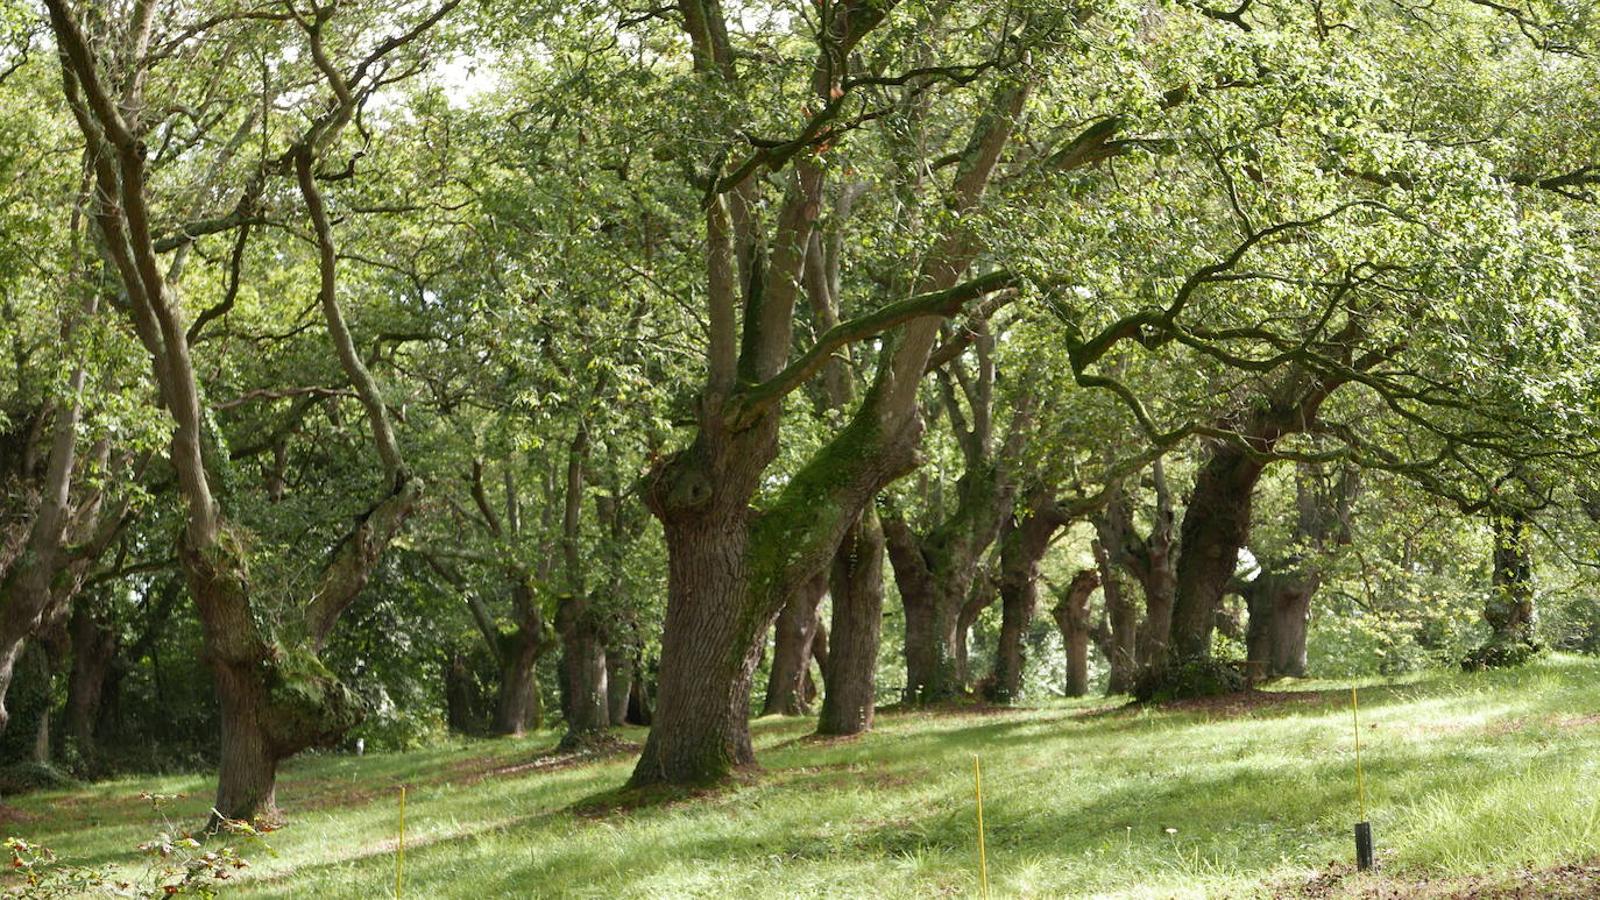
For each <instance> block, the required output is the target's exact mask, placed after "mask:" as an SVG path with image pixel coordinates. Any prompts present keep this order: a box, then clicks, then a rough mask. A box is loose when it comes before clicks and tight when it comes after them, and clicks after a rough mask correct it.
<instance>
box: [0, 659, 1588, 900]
mask: <svg viewBox="0 0 1600 900" xmlns="http://www.w3.org/2000/svg"><path fill="white" fill-rule="evenodd" d="M1361 710H1362V717H1363V728H1362V732H1363V733H1362V753H1363V756H1362V759H1363V763H1364V766H1365V770H1366V781H1367V792H1368V803H1369V807H1370V818H1371V820H1372V823H1373V830H1374V833H1375V835H1376V838H1377V843H1378V846H1379V865H1380V869H1381V874H1380V875H1377V876H1365V877H1356V876H1355V875H1353V874H1351V873H1349V872H1348V867H1347V865H1346V864H1347V862H1348V861H1349V860H1350V858H1351V857H1352V854H1353V850H1352V842H1351V838H1350V829H1351V825H1352V823H1353V822H1354V821H1355V820H1356V818H1357V809H1356V801H1355V787H1354V770H1353V766H1352V753H1351V750H1352V743H1353V741H1352V735H1351V723H1350V707H1349V691H1348V686H1347V685H1346V684H1344V683H1337V684H1336V683H1331V682H1317V681H1310V682H1301V683H1297V684H1294V685H1292V686H1290V687H1286V688H1284V689H1283V691H1282V692H1272V693H1270V694H1268V695H1267V696H1265V697H1258V698H1255V699H1254V700H1250V701H1238V700H1234V701H1227V702H1214V703H1207V704H1197V705H1189V706H1180V707H1171V708H1164V709H1154V710H1150V709H1118V708H1114V707H1113V706H1111V705H1109V704H1108V702H1107V701H1105V700H1088V701H1083V702H1072V703H1059V704H1051V705H1048V706H1044V707H1042V708H1035V709H1019V710H1014V711H1009V710H1008V711H1002V712H985V711H979V710H967V711H959V712H941V713H896V712H888V713H885V714H884V715H882V716H881V718H880V719H879V726H878V729H877V730H876V731H875V732H874V733H872V734H871V735H869V736H867V737H865V738H862V739H859V740H854V741H845V742H833V743H817V742H812V741H809V740H803V737H804V736H805V735H806V734H807V733H808V732H809V731H810V728H811V723H810V722H808V721H804V720H787V721H785V720H776V719H767V720H761V721H758V722H757V723H756V725H755V732H756V739H757V743H758V748H759V749H758V755H759V757H760V759H761V762H762V764H763V766H764V769H763V771H762V772H761V773H759V774H758V775H756V776H754V777H752V778H750V779H748V780H746V781H745V782H743V783H741V784H739V785H737V786H734V787H730V788H727V789H723V790H719V791H716V792H712V793H708V794H705V795H701V796H697V797H694V798H691V799H685V800H677V801H671V802H658V803H655V804H653V805H646V806H636V807H627V808H619V807H618V806H617V805H616V804H615V803H611V802H608V798H603V797H600V796H599V795H602V794H603V793H604V792H607V791H609V790H611V789H613V788H615V787H616V786H618V785H619V784H621V783H622V782H623V780H624V779H625V778H626V777H627V774H628V772H629V769H630V766H631V764H632V755H631V754H620V755H617V756H613V757H609V758H606V759H602V760H598V761H582V762H577V763H573V762H571V761H560V760H552V759H551V758H550V757H548V756H545V754H547V753H548V751H549V750H550V748H551V747H552V746H553V745H554V743H555V739H556V735H554V734H550V733H546V734H540V735H537V736H534V737H531V738H528V739H526V740H518V741H512V740H501V741H485V742H473V743H466V744H461V745H457V746H453V747H447V748H440V749H434V750H427V751H420V752H413V753H406V754H392V755H373V756H367V757H363V758H356V757H349V756H323V757H308V758H305V759H302V760H297V761H295V762H294V763H292V764H290V765H289V766H288V767H287V769H286V771H285V772H284V773H283V775H282V777H281V779H280V784H279V789H278V800H279V804H280V805H281V806H282V807H283V809H284V811H285V813H286V814H287V816H288V817H289V821H288V824H287V825H286V827H284V828H283V829H282V830H280V831H277V832H275V833H273V834H272V835H271V836H270V844H271V847H272V850H273V853H271V854H270V855H268V854H257V855H255V856H254V857H253V858H252V862H253V866H252V867H251V869H250V870H249V875H248V877H247V878H246V880H245V882H244V883H242V884H239V885H237V886H236V887H234V888H233V889H232V891H231V892H230V893H229V896H240V897H250V896H259V897H318V898H333V897H364V898H370V897H383V896H390V895H392V893H393V886H394V876H395V854H394V844H395V834H396V827H397V815H396V814H397V803H396V800H397V793H398V788H399V786H400V785H402V784H404V785H406V786H407V789H408V797H407V806H406V853H405V891H404V893H405V895H406V896H409V897H468V898H488V897H596V898H617V897H685V896H704V897H795V896H805V897H824V896H825V897H923V896H935V895H949V896H977V895H978V889H977V881H976V878H977V855H976V835H975V823H974V802H973V791H972V787H973V785H972V758H973V754H978V755H980V756H981V758H982V762H983V770H984V821H985V824H986V826H987V832H988V842H987V844H988V863H989V878H990V883H991V888H992V893H993V895H994V896H996V897H1063V896H1115V897H1122V896H1126V897H1191V896H1193V897H1199V896H1207V897H1211V896H1230V897H1253V896H1302V895H1304V896H1318V897H1322V896H1377V895H1383V896H1417V895H1419V894H1424V893H1428V892H1432V893H1435V894H1445V895H1453V894H1457V893H1461V892H1464V891H1468V890H1473V891H1478V892H1479V893H1474V894H1473V896H1500V895H1501V893H1498V892H1503V891H1511V890H1515V889H1517V888H1518V887H1519V886H1520V887H1521V888H1522V889H1524V890H1533V891H1534V893H1531V894H1525V895H1526V896H1545V895H1549V894H1550V893H1551V892H1553V891H1555V890H1558V889H1571V890H1572V891H1573V892H1572V893H1570V894H1566V895H1563V896H1574V897H1577V896H1595V895H1596V894H1600V881H1597V880H1596V878H1597V876H1596V875H1595V874H1594V873H1595V870H1594V869H1593V868H1592V867H1590V866H1585V865H1582V864H1583V863H1585V862H1586V861H1590V860H1593V859H1594V858H1595V857H1597V856H1600V660H1593V659H1587V658H1577V657H1566V656H1556V657H1553V658H1549V659H1545V660H1541V661H1540V662H1538V663H1536V664H1534V665H1532V666H1530V667H1528V668H1526V669H1523V670H1520V671H1515V672H1500V673H1490V674H1485V675H1458V674H1444V673H1441V674H1436V675H1429V676H1425V677H1422V678H1420V679H1415V680H1410V681H1406V682H1401V683H1393V684H1377V683H1369V684H1366V685H1364V686H1363V690H1362V694H1361ZM625 736H626V738H627V739H629V740H632V741H642V740H643V732H642V730H630V731H629V732H628V733H627V734H626V735H625ZM211 788H212V785H211V781H210V779H209V778H203V777H172V778H126V779H121V780H118V781H114V782H107V783H103V784H96V785H93V786H90V787H85V788H82V789H79V790H74V791H69V792H55V793H48V794H37V795H31V796H26V797H21V798H16V799H15V800H13V801H9V805H7V806H6V807H3V808H0V823H3V827H4V830H5V832H6V833H7V834H10V835H15V836H19V837H24V838H27V839H28V840H30V841H37V842H40V843H43V844H45V845H47V846H49V847H51V848H53V849H55V850H56V851H57V852H58V853H59V854H60V855H61V856H62V857H63V858H65V859H67V860H69V861H71V862H76V863H86V864H105V863H117V864H122V863H126V864H128V865H130V866H135V865H138V857H137V856H136V854H135V853H134V852H133V849H132V848H133V847H134V846H135V845H137V844H138V843H140V842H142V841H145V840H148V839H150V837H151V836H152V835H153V834H154V833H155V832H156V831H157V830H158V828H159V827H160V816H159V815H158V814H156V813H155V812H153V811H152V809H151V806H150V804H149V803H148V802H147V801H144V800H141V799H140V798H139V794H140V792H141V791H154V792H160V793H176V794H182V795H185V796H184V797H183V798H182V799H180V800H178V801H176V802H175V803H174V804H173V805H172V806H171V807H170V808H169V810H168V811H167V815H169V816H171V817H172V819H173V820H175V821H177V822H179V823H181V824H184V825H194V824H197V823H199V822H200V821H201V820H202V819H203V811H204V810H205V809H206V807H207V805H208V798H209V795H210V791H211ZM597 801H599V802H597ZM1334 861H1337V863H1338V864H1337V865H1336V866H1334V867H1332V868H1330V866H1329V864H1330V862H1334ZM1562 866H1564V867H1565V868H1555V867H1562ZM1530 872H1531V873H1532V874H1529V873H1530ZM1530 884H1531V885H1535V887H1534V888H1529V885H1530ZM1506 895H1507V896H1509V895H1510V894H1506Z"/></svg>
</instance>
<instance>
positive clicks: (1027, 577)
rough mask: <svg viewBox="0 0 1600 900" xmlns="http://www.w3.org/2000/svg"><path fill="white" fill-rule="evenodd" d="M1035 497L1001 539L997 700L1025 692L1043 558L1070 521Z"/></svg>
mask: <svg viewBox="0 0 1600 900" xmlns="http://www.w3.org/2000/svg"><path fill="white" fill-rule="evenodd" d="M1030 499H1031V500H1032V502H1030V503H1029V508H1028V509H1027V510H1026V511H1025V512H1026V517H1025V518H1023V519H1022V520H1021V521H1020V522H1019V521H1017V519H1016V517H1015V516H1013V518H1012V520H1011V521H1010V523H1008V525H1007V527H1006V528H1005V530H1004V533H1003V534H1002V535H1001V537H1000V646H999V647H998V648H997V649H996V650H995V658H994V679H993V682H992V684H991V685H990V688H989V699H990V700H993V701H994V702H996V703H1011V702H1012V701H1014V700H1016V699H1017V697H1018V696H1019V695H1020V694H1021V691H1022V670H1023V666H1024V665H1025V664H1026V659H1025V654H1024V647H1025V641H1026V639H1027V636H1028V629H1029V627H1031V626H1032V624H1033V616H1034V612H1035V611H1036V609H1037V607H1038V605H1039V562H1040V560H1042V559H1044V554H1045V551H1046V550H1048V549H1049V548H1050V539H1051V538H1052V537H1053V536H1054V535H1055V533H1056V532H1057V531H1058V530H1059V529H1060V528H1061V526H1062V525H1064V524H1065V523H1064V522H1061V521H1060V520H1059V519H1058V518H1057V517H1055V516H1052V515H1050V514H1049V513H1048V512H1047V510H1046V504H1047V503H1048V502H1049V500H1050V498H1049V497H1048V496H1047V495H1043V494H1040V495H1035V496H1033V497H1031V498H1030Z"/></svg>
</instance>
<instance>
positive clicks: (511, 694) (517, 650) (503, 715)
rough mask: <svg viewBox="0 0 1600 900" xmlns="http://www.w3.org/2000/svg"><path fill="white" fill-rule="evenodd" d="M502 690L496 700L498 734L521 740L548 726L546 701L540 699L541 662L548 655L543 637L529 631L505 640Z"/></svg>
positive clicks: (501, 679) (496, 730) (502, 663)
mask: <svg viewBox="0 0 1600 900" xmlns="http://www.w3.org/2000/svg"><path fill="white" fill-rule="evenodd" d="M501 644H502V646H503V647H504V650H503V651H502V652H503V653H504V657H503V659H502V662H501V665H500V691H499V696H498V697H497V698H496V699H495V717H494V730H495V733H496V734H504V735H510V736H512V737H521V736H522V735H523V734H525V733H527V732H528V731H529V730H537V729H539V728H542V727H544V701H543V698H541V697H540V696H539V678H538V674H539V673H538V663H539V657H540V656H541V655H542V654H543V652H544V640H543V638H542V636H540V635H530V634H528V633H527V631H526V630H525V629H518V631H517V632H516V633H515V634H513V635H510V636H508V637H506V638H505V639H503V640H502V641H501Z"/></svg>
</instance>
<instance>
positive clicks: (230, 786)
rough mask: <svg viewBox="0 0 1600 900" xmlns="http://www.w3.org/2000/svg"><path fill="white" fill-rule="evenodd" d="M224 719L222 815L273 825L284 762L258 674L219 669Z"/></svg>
mask: <svg viewBox="0 0 1600 900" xmlns="http://www.w3.org/2000/svg"><path fill="white" fill-rule="evenodd" d="M212 671H213V673H214V676H215V682H216V689H217V700H218V702H219V704H220V706H221V713H222V754H221V760H220V763H219V766H218V771H217V801H216V804H215V806H214V807H213V809H214V810H215V814H216V815H220V816H222V817H224V818H228V819H271V818H274V817H276V815H277V793H276V785H277V775H278V760H279V759H280V758H281V757H282V756H283V755H284V754H282V753H280V752H279V750H278V748H276V747H274V746H273V741H272V740H271V738H270V737H269V736H268V732H267V725H266V723H265V722H264V721H263V718H264V717H265V716H266V715H267V714H268V713H267V707H268V698H267V691H266V688H265V686H264V685H263V684H262V681H261V679H260V678H258V677H256V674H255V673H254V672H253V671H249V670H244V671H239V670H236V669H235V668H234V667H232V666H227V665H213V667H212Z"/></svg>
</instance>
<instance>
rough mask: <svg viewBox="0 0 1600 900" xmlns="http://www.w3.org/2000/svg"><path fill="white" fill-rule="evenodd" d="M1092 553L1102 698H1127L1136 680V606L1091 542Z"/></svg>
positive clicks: (1120, 577) (1102, 550) (1119, 575)
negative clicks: (1101, 614)
mask: <svg viewBox="0 0 1600 900" xmlns="http://www.w3.org/2000/svg"><path fill="white" fill-rule="evenodd" d="M1094 551H1095V562H1096V563H1097V564H1098V565H1099V567H1100V589H1101V596H1102V597H1103V598H1104V605H1105V611H1106V641H1105V644H1104V646H1103V647H1102V648H1101V649H1102V652H1104V653H1105V657H1106V665H1107V667H1108V668H1109V672H1108V674H1107V677H1106V694H1108V695H1110V694H1127V693H1130V692H1132V691H1133V685H1134V682H1136V681H1138V680H1139V655H1138V637H1139V634H1138V628H1139V606H1138V604H1136V603H1135V602H1134V601H1133V600H1132V599H1131V598H1130V597H1128V593H1127V589H1128V585H1127V583H1126V582H1125V581H1124V580H1123V575H1122V572H1121V570H1120V569H1118V568H1117V567H1116V566H1114V565H1112V563H1111V560H1110V557H1109V555H1108V554H1107V553H1106V551H1105V548H1104V547H1103V546H1102V545H1101V542H1100V541H1095V542H1094Z"/></svg>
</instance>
